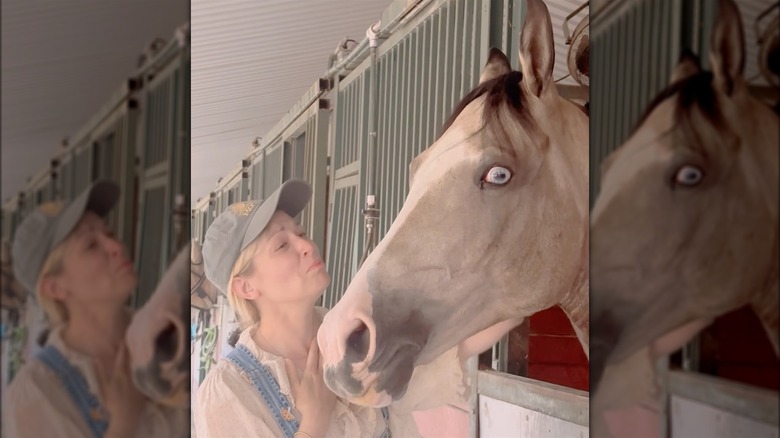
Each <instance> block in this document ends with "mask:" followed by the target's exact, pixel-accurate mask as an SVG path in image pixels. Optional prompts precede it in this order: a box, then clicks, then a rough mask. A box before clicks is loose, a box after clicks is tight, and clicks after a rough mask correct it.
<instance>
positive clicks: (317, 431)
mask: <svg viewBox="0 0 780 438" xmlns="http://www.w3.org/2000/svg"><path fill="white" fill-rule="evenodd" d="M284 363H285V366H286V368H287V377H288V379H289V380H290V389H291V391H292V395H293V398H294V399H295V407H296V408H297V409H298V410H299V411H300V412H301V424H300V427H299V429H298V430H299V431H301V432H305V433H306V434H308V435H311V436H312V438H318V437H323V436H325V432H327V430H328V427H329V426H330V415H331V412H333V407H334V406H335V402H336V395H335V394H333V393H332V392H331V391H330V389H328V387H327V386H325V381H324V380H323V379H322V363H321V362H320V350H319V347H318V346H317V340H316V338H315V339H314V340H312V342H311V346H309V356H308V357H307V358H306V370H304V372H303V376H301V377H300V378H299V377H298V370H297V369H296V368H295V365H294V364H293V363H292V361H291V360H290V359H285V360H284Z"/></svg>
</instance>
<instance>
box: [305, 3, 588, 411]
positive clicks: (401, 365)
mask: <svg viewBox="0 0 780 438" xmlns="http://www.w3.org/2000/svg"><path fill="white" fill-rule="evenodd" d="M520 47H521V49H520V59H521V64H522V70H523V73H522V74H521V73H520V72H517V71H512V68H511V67H510V64H509V60H508V59H507V58H506V56H505V55H504V54H503V53H502V52H501V51H499V50H497V49H493V50H491V52H490V55H489V59H488V61H487V63H486V65H485V67H484V69H483V70H482V73H481V75H480V80H479V84H478V85H477V86H476V88H475V89H474V90H472V91H471V92H470V93H469V94H468V95H467V96H466V97H465V98H464V99H463V101H462V102H461V103H460V104H459V105H458V106H457V107H456V109H455V111H454V113H453V114H452V116H451V118H450V120H449V121H448V122H447V123H446V124H445V126H444V129H443V134H442V135H441V137H440V138H439V139H438V140H437V141H436V142H435V143H434V144H432V145H431V146H430V147H429V148H428V149H427V150H425V151H424V152H423V153H421V154H420V155H419V156H417V157H416V158H415V159H414V160H413V161H412V163H411V164H410V187H409V194H408V196H407V198H406V201H405V203H404V205H403V207H402V208H401V211H400V212H399V214H398V216H397V217H396V219H395V221H394V222H393V224H392V226H391V227H390V229H389V230H388V232H387V234H386V235H385V237H384V238H383V239H382V241H381V242H380V243H379V244H378V245H377V247H376V249H375V250H374V251H373V252H372V253H371V255H370V256H369V257H368V258H367V259H366V261H365V263H364V264H363V265H362V267H361V268H360V270H359V271H358V272H357V274H356V276H355V278H354V279H353V280H352V282H351V283H350V285H349V286H348V287H347V290H346V292H345V294H344V297H343V298H342V299H341V301H339V303H338V304H337V305H336V306H335V307H334V308H333V309H332V310H331V311H330V312H329V313H328V315H327V316H326V317H325V320H324V322H323V324H322V326H321V328H320V331H319V333H318V341H319V345H320V348H321V350H322V354H323V361H324V366H325V370H324V377H325V381H326V383H327V384H328V386H329V387H330V388H331V389H332V390H333V391H334V392H335V393H336V394H338V395H339V396H341V397H344V398H346V399H349V400H350V401H353V402H355V403H359V404H363V405H369V406H382V405H387V404H389V403H391V402H392V401H395V400H398V399H399V398H400V397H401V396H402V395H403V394H404V393H405V391H406V387H407V385H408V382H409V379H410V377H411V374H412V371H413V369H414V367H415V366H417V365H421V364H425V363H428V362H430V361H431V360H433V359H434V358H436V357H437V356H438V355H440V354H442V353H443V352H445V351H447V350H448V349H450V348H452V347H453V346H455V345H458V344H459V343H460V342H462V341H464V340H466V339H467V338H469V337H471V336H472V335H474V334H475V333H477V332H479V331H481V330H483V329H485V328H487V327H489V326H492V325H494V324H496V323H498V322H501V321H504V320H508V319H513V318H521V317H523V316H527V315H530V314H532V313H534V312H536V311H539V310H542V309H544V308H547V307H550V306H552V305H555V304H557V303H559V302H560V301H561V299H563V295H565V294H566V291H568V290H569V289H570V288H571V286H572V285H573V284H574V283H576V282H577V275H578V273H580V272H581V270H582V269H583V268H584V269H587V266H584V267H583V265H582V256H583V254H585V255H587V248H586V245H587V243H586V239H587V227H588V224H587V199H588V197H587V189H588V175H587V166H588V162H587V141H588V120H587V116H586V115H585V113H584V112H583V111H582V109H581V108H578V107H577V106H576V105H575V104H573V103H571V102H569V101H568V100H565V99H563V98H561V97H560V96H559V95H558V92H557V89H556V87H555V84H554V81H553V78H552V72H553V64H554V59H555V53H554V44H553V38H552V29H551V23H550V17H549V14H548V12H547V9H546V7H545V6H544V4H543V3H542V2H541V1H539V0H536V1H529V2H528V10H527V14H526V18H525V24H524V26H523V31H522V34H521V43H520ZM387 146H388V147H392V145H387ZM572 224H575V225H574V226H572ZM508 328H510V327H507V329H508Z"/></svg>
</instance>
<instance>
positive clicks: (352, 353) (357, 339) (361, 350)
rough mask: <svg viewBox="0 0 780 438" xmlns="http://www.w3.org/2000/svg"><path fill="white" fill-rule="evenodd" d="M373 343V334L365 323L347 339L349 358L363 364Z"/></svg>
mask: <svg viewBox="0 0 780 438" xmlns="http://www.w3.org/2000/svg"><path fill="white" fill-rule="evenodd" d="M370 343H371V333H370V332H369V331H368V327H366V325H365V324H364V323H362V322H361V323H360V326H359V327H358V328H357V329H355V330H354V331H353V332H352V333H351V334H350V335H349V337H348V338H347V355H346V356H347V358H349V359H350V360H351V361H354V362H361V361H363V360H364V359H365V358H366V355H367V354H368V347H370Z"/></svg>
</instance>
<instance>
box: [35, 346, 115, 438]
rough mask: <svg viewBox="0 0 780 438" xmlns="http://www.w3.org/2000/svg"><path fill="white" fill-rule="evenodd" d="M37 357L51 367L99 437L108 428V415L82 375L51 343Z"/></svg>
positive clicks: (99, 437) (94, 434)
mask: <svg viewBox="0 0 780 438" xmlns="http://www.w3.org/2000/svg"><path fill="white" fill-rule="evenodd" d="M37 358H38V359H39V360H40V361H41V362H43V363H44V364H45V365H46V366H48V367H49V368H51V370H52V371H54V374H56V375H57V377H58V378H59V379H60V382H61V383H62V385H63V386H64V387H65V389H66V390H67V391H68V394H70V398H71V399H72V400H73V401H74V402H75V403H76V406H77V407H78V408H79V410H80V411H81V415H82V416H83V417H84V420H86V422H87V425H89V428H90V430H92V435H93V436H95V437H96V438H101V437H102V436H103V435H104V434H105V433H106V430H107V429H108V415H107V413H106V412H105V410H104V409H103V407H102V406H100V401H98V399H97V398H96V397H95V396H94V395H93V394H92V393H91V392H90V391H89V386H87V381H86V380H85V379H84V376H83V375H82V374H81V373H80V372H79V370H78V369H76V367H74V366H73V365H71V363H70V362H68V360H67V359H65V356H63V355H62V353H60V351H59V350H57V349H56V348H55V347H53V346H51V345H47V346H46V347H44V348H43V349H42V350H41V351H40V352H38V354H37Z"/></svg>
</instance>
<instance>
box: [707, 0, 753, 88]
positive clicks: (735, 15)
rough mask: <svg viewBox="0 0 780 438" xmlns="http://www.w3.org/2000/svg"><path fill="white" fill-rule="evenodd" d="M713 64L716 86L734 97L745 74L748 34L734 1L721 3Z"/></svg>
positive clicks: (713, 32)
mask: <svg viewBox="0 0 780 438" xmlns="http://www.w3.org/2000/svg"><path fill="white" fill-rule="evenodd" d="M710 64H711V65H712V74H713V76H714V79H715V85H716V86H717V87H718V88H720V89H721V90H722V91H723V92H725V93H726V94H728V95H731V92H732V91H733V90H734V83H735V82H737V81H739V80H740V79H741V78H742V74H743V72H744V70H745V33H744V32H743V30H742V19H741V18H740V15H739V9H737V5H735V4H734V2H733V1H732V0H720V1H719V2H718V16H717V18H716V19H715V27H714V28H713V30H712V38H711V40H710Z"/></svg>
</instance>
